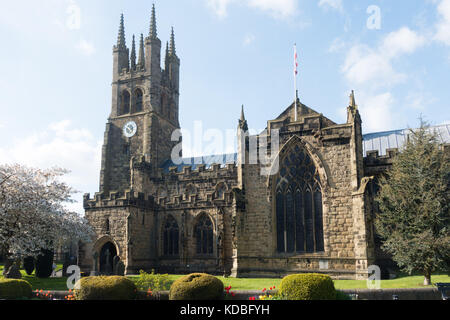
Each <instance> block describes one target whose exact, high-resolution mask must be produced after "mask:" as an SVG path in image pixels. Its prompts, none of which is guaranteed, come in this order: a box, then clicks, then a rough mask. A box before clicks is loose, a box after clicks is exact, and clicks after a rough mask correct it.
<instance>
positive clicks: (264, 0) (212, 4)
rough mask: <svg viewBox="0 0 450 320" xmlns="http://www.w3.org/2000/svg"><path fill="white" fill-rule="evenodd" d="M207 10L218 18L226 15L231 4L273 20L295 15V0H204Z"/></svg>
mask: <svg viewBox="0 0 450 320" xmlns="http://www.w3.org/2000/svg"><path fill="white" fill-rule="evenodd" d="M205 1H206V4H207V6H208V7H209V8H211V9H212V10H213V12H214V13H215V14H216V15H217V16H218V17H220V18H224V17H226V16H227V14H228V7H229V6H230V5H231V4H240V5H246V6H248V7H250V8H254V9H258V10H261V11H264V12H267V13H269V14H270V15H272V16H273V17H275V18H286V17H291V16H294V15H295V14H296V13H297V10H298V7H297V0H242V1H238V0H205Z"/></svg>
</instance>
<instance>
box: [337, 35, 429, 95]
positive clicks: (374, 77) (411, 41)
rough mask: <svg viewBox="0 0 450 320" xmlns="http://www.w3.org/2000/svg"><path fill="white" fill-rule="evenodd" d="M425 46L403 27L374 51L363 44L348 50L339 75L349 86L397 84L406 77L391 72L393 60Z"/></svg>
mask: <svg viewBox="0 0 450 320" xmlns="http://www.w3.org/2000/svg"><path fill="white" fill-rule="evenodd" d="M425 43H426V41H425V38H424V37H423V36H421V35H419V34H417V33H416V32H414V31H412V30H410V29H409V28H407V27H403V28H401V29H399V30H397V31H394V32H391V33H389V34H388V35H387V36H386V37H385V38H384V39H383V41H382V42H381V44H380V45H379V46H378V47H376V48H374V49H373V48H370V47H369V46H367V45H363V44H356V45H354V46H353V47H351V48H350V49H349V51H348V53H347V57H346V60H345V63H344V65H343V66H342V71H343V72H344V74H345V76H346V78H347V80H348V81H349V82H350V83H353V84H358V85H363V84H370V85H371V86H373V87H377V86H386V85H388V86H389V85H393V84H397V83H399V82H402V81H404V80H405V79H406V78H407V77H406V75H404V74H402V73H399V72H397V71H395V70H394V67H393V62H394V60H395V59H397V58H399V57H400V56H402V55H404V54H412V53H413V52H415V51H416V50H417V49H418V48H420V47H422V46H424V45H425Z"/></svg>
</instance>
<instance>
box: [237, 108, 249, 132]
mask: <svg viewBox="0 0 450 320" xmlns="http://www.w3.org/2000/svg"><path fill="white" fill-rule="evenodd" d="M239 128H240V129H242V130H244V131H248V125H247V120H245V114H244V105H242V109H241V118H240V119H239Z"/></svg>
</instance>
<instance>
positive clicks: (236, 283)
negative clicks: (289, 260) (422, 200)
mask: <svg viewBox="0 0 450 320" xmlns="http://www.w3.org/2000/svg"><path fill="white" fill-rule="evenodd" d="M137 277H138V276H130V278H131V279H132V280H135V279H137ZM169 277H170V279H171V280H174V281H175V280H176V279H178V278H180V277H181V275H170V276H169ZM218 278H219V279H220V280H222V282H223V284H224V286H225V287H227V286H231V290H262V289H264V288H266V289H269V288H270V287H274V286H275V287H276V288H278V287H279V285H280V282H281V279H278V278H257V279H246V278H239V279H236V278H224V277H218ZM431 281H432V282H433V283H438V282H450V276H448V275H434V276H432V277H431ZM334 285H335V287H336V289H367V282H366V281H364V280H335V281H334ZM423 287H424V286H423V276H401V277H399V278H397V279H393V280H382V281H381V288H382V289H390V288H396V289H401V288H423Z"/></svg>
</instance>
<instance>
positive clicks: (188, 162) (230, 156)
mask: <svg viewBox="0 0 450 320" xmlns="http://www.w3.org/2000/svg"><path fill="white" fill-rule="evenodd" d="M429 130H436V132H437V133H438V135H439V138H440V140H441V142H442V143H450V124H444V125H439V126H433V127H430V128H429ZM409 134H410V131H409V129H402V130H393V131H385V132H375V133H369V134H365V135H363V155H364V157H366V156H367V152H368V151H378V154H379V155H380V156H384V155H386V150H387V149H395V148H397V149H401V147H402V146H403V145H404V144H405V141H406V139H407V136H408V135H409ZM237 157H238V154H237V153H227V154H217V155H210V156H203V157H190V158H182V163H181V164H174V163H173V161H172V160H167V161H166V162H164V164H163V165H162V166H161V168H162V169H163V170H164V171H165V172H169V169H170V168H171V167H177V171H178V172H181V171H182V170H183V167H186V166H190V167H191V168H192V170H195V169H197V167H198V166H199V165H205V166H206V168H207V169H208V168H210V167H211V166H212V165H213V164H219V165H221V166H222V167H223V166H225V165H226V164H235V163H237Z"/></svg>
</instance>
